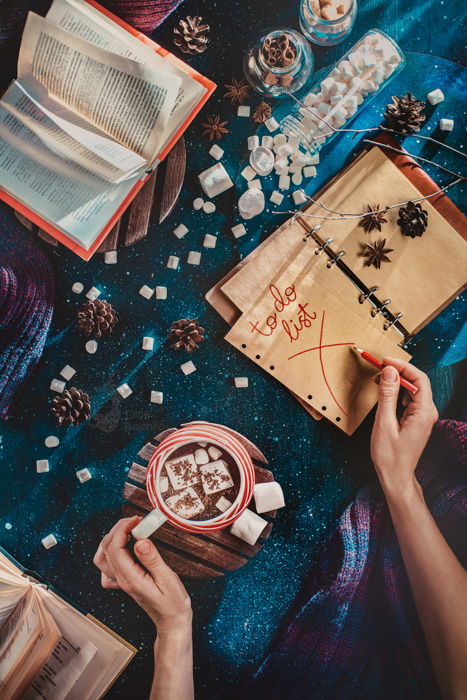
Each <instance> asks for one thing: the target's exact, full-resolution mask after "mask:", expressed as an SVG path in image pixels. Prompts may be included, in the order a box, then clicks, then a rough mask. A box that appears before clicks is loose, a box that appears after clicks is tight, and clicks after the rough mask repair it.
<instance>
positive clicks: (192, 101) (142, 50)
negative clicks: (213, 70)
mask: <svg viewBox="0 0 467 700" xmlns="http://www.w3.org/2000/svg"><path fill="white" fill-rule="evenodd" d="M47 19H48V20H50V21H51V22H54V23H55V24H57V25H58V26H59V27H62V28H63V29H67V30H68V31H69V32H71V33H72V34H75V35H76V36H80V37H82V38H83V39H86V40H87V41H89V42H91V43H92V44H95V45H96V46H100V47H101V48H103V49H107V50H108V51H112V52H113V53H116V54H119V55H120V56H124V57H127V58H131V59H133V60H134V61H138V62H140V63H144V64H145V65H148V66H150V67H151V68H154V69H155V70H161V71H164V72H166V73H170V74H171V75H173V76H174V77H176V78H179V79H180V80H181V85H180V89H179V91H178V95H177V98H176V101H175V104H174V106H173V109H172V114H171V119H170V120H169V123H168V125H167V128H166V132H165V134H164V136H163V146H164V145H165V144H167V143H168V142H169V141H170V139H171V138H172V136H173V135H174V134H175V133H176V131H177V130H178V128H179V127H180V124H182V123H183V121H184V120H185V119H186V117H187V116H188V115H189V114H190V112H191V111H192V110H193V109H194V107H195V106H196V104H197V103H198V102H199V100H200V99H201V97H202V96H203V94H204V93H205V92H206V88H205V87H204V86H203V85H202V84H201V83H199V82H198V81H197V80H194V79H193V78H192V77H191V76H190V75H188V74H187V73H185V72H184V71H183V70H181V69H180V68H179V67H178V66H177V65H176V64H175V63H172V62H171V61H170V59H169V58H168V57H166V58H163V57H162V56H160V55H159V54H158V53H157V52H155V51H154V50H153V49H151V48H150V47H149V46H147V45H146V44H144V43H143V42H142V41H139V39H137V38H136V37H134V36H133V35H132V34H129V33H128V32H127V31H126V30H125V29H124V28H123V27H120V26H119V25H118V24H116V23H115V22H113V21H112V20H110V19H109V18H108V17H106V16H105V15H104V14H102V12H99V10H97V9H96V8H94V7H93V6H92V5H89V3H87V2H85V1H84V0H54V2H53V3H52V6H51V7H50V9H49V11H48V13H47Z"/></svg>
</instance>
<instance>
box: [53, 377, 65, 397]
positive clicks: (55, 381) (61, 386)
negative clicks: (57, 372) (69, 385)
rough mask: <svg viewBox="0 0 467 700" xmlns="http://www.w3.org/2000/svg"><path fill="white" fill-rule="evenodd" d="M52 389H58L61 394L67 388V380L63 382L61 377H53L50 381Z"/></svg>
mask: <svg viewBox="0 0 467 700" xmlns="http://www.w3.org/2000/svg"><path fill="white" fill-rule="evenodd" d="M50 389H51V390H52V391H56V392H57V394H61V393H63V390H64V389H65V382H62V381H61V380H60V379H52V381H51V382H50Z"/></svg>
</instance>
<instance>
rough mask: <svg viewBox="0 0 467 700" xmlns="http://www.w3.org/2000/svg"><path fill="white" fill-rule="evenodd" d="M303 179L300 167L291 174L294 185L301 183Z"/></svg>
mask: <svg viewBox="0 0 467 700" xmlns="http://www.w3.org/2000/svg"><path fill="white" fill-rule="evenodd" d="M302 181H303V175H302V171H301V168H300V170H298V171H297V172H296V173H294V174H293V175H292V182H293V184H294V185H301V184H302Z"/></svg>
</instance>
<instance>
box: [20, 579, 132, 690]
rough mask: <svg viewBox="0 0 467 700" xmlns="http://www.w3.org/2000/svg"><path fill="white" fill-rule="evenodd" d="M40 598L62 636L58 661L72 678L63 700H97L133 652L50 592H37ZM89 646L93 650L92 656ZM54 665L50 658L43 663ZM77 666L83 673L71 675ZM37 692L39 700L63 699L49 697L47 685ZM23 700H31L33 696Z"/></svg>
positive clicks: (43, 590) (42, 590) (52, 659)
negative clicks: (40, 699)
mask: <svg viewBox="0 0 467 700" xmlns="http://www.w3.org/2000/svg"><path fill="white" fill-rule="evenodd" d="M40 595H41V597H42V600H43V603H44V605H45V608H46V610H47V611H48V613H49V614H50V615H51V616H52V617H53V619H54V620H55V622H56V624H57V626H58V627H59V629H60V631H61V634H62V642H63V645H62V646H61V647H60V649H58V648H57V651H58V654H59V659H61V660H63V661H64V663H66V664H67V666H68V677H71V676H72V675H74V676H75V678H74V681H73V684H72V686H71V687H70V689H69V690H68V692H67V695H66V696H65V697H66V700H97V698H100V697H101V695H102V694H103V693H104V692H105V691H106V690H107V688H108V687H109V685H110V684H111V683H112V682H113V681H114V679H115V677H116V676H117V675H118V674H119V673H120V672H121V671H122V669H123V668H124V667H125V666H126V664H127V663H128V661H129V660H130V659H131V658H132V657H133V653H134V651H133V650H132V649H130V648H128V647H127V646H125V644H124V643H123V642H122V641H120V640H119V639H117V638H115V637H114V636H112V635H111V634H110V633H109V632H106V631H105V630H103V629H102V628H101V627H99V626H98V625H97V624H95V623H94V622H93V621H92V620H91V619H90V618H89V617H86V616H84V615H83V614H82V613H80V612H79V611H78V610H76V609H75V608H73V606H72V605H70V604H69V603H67V602H66V601H64V600H62V599H61V598H59V597H58V596H57V595H56V594H55V593H53V592H52V591H48V590H45V589H41V592H40ZM89 645H92V647H94V649H95V651H94V652H93V653H92V655H90V651H91V649H90V647H89ZM56 661H57V659H56V658H55V660H54V658H52V657H51V658H50V659H49V660H48V662H47V663H55V662H56ZM80 664H81V665H83V668H84V667H85V669H86V670H85V672H84V673H81V674H77V673H76V672H75V673H74V674H73V672H72V670H71V669H72V668H73V667H74V669H75V671H76V670H77V669H78V668H79V665H80ZM41 690H42V691H44V693H45V694H44V696H42V695H41V696H40V697H44V698H46V700H61V698H62V697H63V696H60V695H57V694H56V695H53V694H52V688H50V687H49V685H48V684H47V683H44V684H43V685H42V686H41ZM45 691H47V692H45ZM26 697H27V700H32V698H34V697H35V696H34V695H32V696H26ZM36 697H37V696H36Z"/></svg>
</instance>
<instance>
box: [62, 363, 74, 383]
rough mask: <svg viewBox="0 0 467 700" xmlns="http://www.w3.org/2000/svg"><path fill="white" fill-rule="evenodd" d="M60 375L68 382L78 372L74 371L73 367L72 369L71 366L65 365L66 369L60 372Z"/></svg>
mask: <svg viewBox="0 0 467 700" xmlns="http://www.w3.org/2000/svg"><path fill="white" fill-rule="evenodd" d="M60 374H61V375H62V377H63V378H64V379H66V381H68V380H70V379H71V378H72V377H74V376H75V374H76V370H75V369H73V367H70V365H65V367H64V368H63V369H62V370H60Z"/></svg>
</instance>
